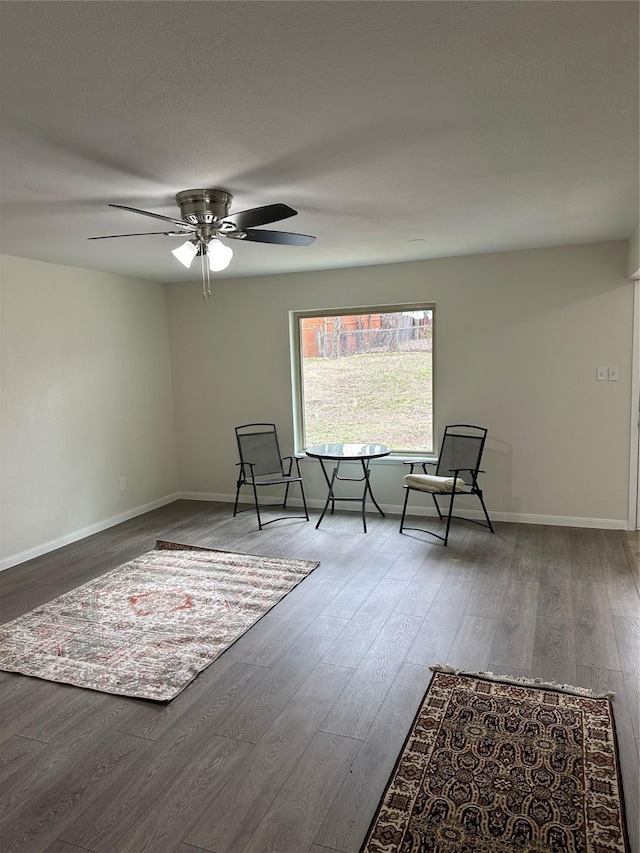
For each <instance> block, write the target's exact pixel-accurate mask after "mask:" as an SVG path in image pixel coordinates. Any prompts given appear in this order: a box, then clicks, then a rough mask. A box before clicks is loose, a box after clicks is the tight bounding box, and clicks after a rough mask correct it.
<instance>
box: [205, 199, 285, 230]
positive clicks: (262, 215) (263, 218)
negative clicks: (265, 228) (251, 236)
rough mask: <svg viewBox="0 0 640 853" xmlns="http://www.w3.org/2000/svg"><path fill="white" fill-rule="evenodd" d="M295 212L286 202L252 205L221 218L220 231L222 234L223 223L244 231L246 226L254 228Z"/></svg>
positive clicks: (277, 220)
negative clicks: (247, 208) (248, 208)
mask: <svg viewBox="0 0 640 853" xmlns="http://www.w3.org/2000/svg"><path fill="white" fill-rule="evenodd" d="M297 213H298V211H297V210H294V209H293V208H292V207H289V205H288V204H265V205H264V206H263V207H252V208H251V210H241V211H239V212H238V213H232V214H230V215H229V216H225V218H224V219H223V220H222V223H223V228H222V233H223V234H224V231H225V228H224V224H225V223H227V222H228V223H230V224H231V225H233V226H234V227H235V228H236V230H237V231H246V230H247V228H255V227H256V226H258V225H268V224H269V223H270V222H279V221H280V220H281V219H288V218H289V217H290V216H295V215H296V214H297Z"/></svg>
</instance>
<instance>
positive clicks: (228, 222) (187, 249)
mask: <svg viewBox="0 0 640 853" xmlns="http://www.w3.org/2000/svg"><path fill="white" fill-rule="evenodd" d="M232 201H233V196H232V195H231V193H229V192H226V190H219V189H197V190H183V191H182V192H179V193H178V194H177V195H176V202H177V204H178V207H179V208H180V216H181V218H180V219H176V218H174V217H172V216H163V215H162V214H160V213H151V212H150V211H148V210H138V208H137V207H127V206H126V205H124V204H110V205H109V207H117V208H119V209H120V210H130V211H131V212H132V213H141V214H142V215H143V216H151V217H152V218H153V219H160V220H161V221H163V222H170V223H171V225H173V228H172V229H171V230H170V231H141V232H136V233H134V234H106V235H105V236H104V237H89V238H88V239H89V240H110V239H112V238H114V237H143V236H147V235H150V234H161V235H164V236H165V237H186V238H187V240H186V242H185V243H182V245H181V246H178V248H177V249H172V252H171V253H172V254H173V255H174V257H175V258H176V259H177V260H178V261H180V263H181V264H184V266H185V267H187V268H189V267H190V266H191V263H192V261H193V259H194V258H195V257H196V256H199V257H200V263H201V266H202V295H203V298H204V299H208V298H209V297H210V296H211V280H210V277H209V272H210V271H212V272H220V271H221V270H224V269H226V268H227V267H228V266H229V264H230V263H231V258H232V257H233V250H232V249H231V246H228V245H227V244H226V243H225V242H223V241H222V240H221V239H220V238H221V237H224V238H225V239H230V240H248V241H249V242H252V243H275V244H277V245H280V246H309V245H310V244H311V243H313V241H314V240H315V239H316V238H315V237H311V236H309V235H308V234H293V233H292V232H290V231H266V230H259V229H258V228H257V226H259V225H268V224H269V223H270V222H279V221H280V220H282V219H288V218H289V217H290V216H295V215H296V214H297V212H298V211H297V210H294V209H293V208H292V207H289V206H288V205H286V204H266V205H264V206H263V207H254V208H251V209H250V210H241V211H239V212H238V213H231V214H230V213H229V208H230V207H231V202H232Z"/></svg>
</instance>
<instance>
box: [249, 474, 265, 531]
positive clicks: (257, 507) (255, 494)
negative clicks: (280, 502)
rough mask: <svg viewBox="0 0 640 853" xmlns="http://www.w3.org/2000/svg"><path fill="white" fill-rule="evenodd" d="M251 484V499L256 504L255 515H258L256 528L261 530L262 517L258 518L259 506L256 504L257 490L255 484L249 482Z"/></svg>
mask: <svg viewBox="0 0 640 853" xmlns="http://www.w3.org/2000/svg"><path fill="white" fill-rule="evenodd" d="M251 485H252V486H253V499H254V501H255V505H256V515H257V516H258V530H262V519H261V518H260V508H259V506H258V492H257V489H256V484H255V483H251Z"/></svg>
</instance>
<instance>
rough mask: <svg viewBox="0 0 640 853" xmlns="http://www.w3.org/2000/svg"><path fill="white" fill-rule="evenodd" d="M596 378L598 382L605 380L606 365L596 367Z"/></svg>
mask: <svg viewBox="0 0 640 853" xmlns="http://www.w3.org/2000/svg"><path fill="white" fill-rule="evenodd" d="M596 379H597V380H598V382H602V381H603V380H604V381H606V379H607V368H606V367H596Z"/></svg>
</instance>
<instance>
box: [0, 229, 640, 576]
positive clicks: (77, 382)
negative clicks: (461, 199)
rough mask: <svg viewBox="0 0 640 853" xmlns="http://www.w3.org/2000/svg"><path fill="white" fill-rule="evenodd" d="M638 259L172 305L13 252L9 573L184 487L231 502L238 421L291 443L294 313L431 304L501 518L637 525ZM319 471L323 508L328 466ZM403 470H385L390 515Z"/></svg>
mask: <svg viewBox="0 0 640 853" xmlns="http://www.w3.org/2000/svg"><path fill="white" fill-rule="evenodd" d="M268 249H269V247H263V250H264V251H268ZM292 251H293V250H292ZM627 252H628V245H627V244H626V243H624V242H619V243H604V244H596V245H585V246H573V247H562V248H553V249H540V250H532V251H524V252H511V253H503V254H495V255H480V256H475V257H461V258H449V259H444V260H434V261H425V262H416V263H409V264H400V265H394V266H378V267H361V268H355V269H348V270H342V271H339V270H333V271H325V272H315V273H299V274H291V275H283V276H268V277H260V278H249V279H219V280H216V282H215V285H214V296H213V298H212V299H211V301H210V302H209V303H207V304H203V302H202V299H201V296H200V285H199V284H198V283H194V282H191V283H187V284H177V285H169V286H168V304H167V301H166V300H165V288H164V286H162V285H157V284H151V283H148V282H143V281H139V280H135V279H127V278H123V277H120V276H112V275H107V274H103V273H97V272H90V271H87V270H78V269H72V268H67V267H62V266H56V265H52V264H43V263H39V262H36V261H28V260H23V259H19V258H12V257H6V256H5V257H3V258H2V259H1V267H0V273H1V279H0V282H1V284H0V286H1V294H0V295H1V302H0V307H1V324H2V394H1V396H0V407H1V411H0V414H1V424H0V429H1V440H2V448H1V451H2V452H1V457H0V462H1V467H0V487H1V495H0V501H1V502H0V522H1V528H0V534H1V535H0V544H1V551H0V555H1V556H0V567H2V566H3V565H10V564H11V563H12V562H18V561H19V560H20V559H26V558H27V557H28V556H33V555H35V554H36V553H41V552H43V551H45V550H49V549H50V548H52V547H57V545H60V544H63V542H64V541H71V540H72V539H73V538H77V537H78V536H80V535H83V533H87V532H91V531H92V530H94V529H100V528H101V527H104V526H108V524H110V523H113V522H114V521H117V520H119V519H122V518H124V517H127V516H128V515H134V514H136V513H137V512H138V511H140V509H141V508H145V507H147V506H150V505H153V504H154V503H161V502H163V501H165V500H167V499H171V497H172V496H173V495H175V493H176V492H177V491H178V490H181V491H182V492H183V493H187V494H193V495H196V494H202V495H205V496H209V497H211V496H218V497H222V498H228V497H232V496H233V493H234V484H235V474H236V469H235V462H236V448H235V443H234V434H233V427H234V426H235V425H236V424H239V423H244V422H247V421H252V420H263V419H264V420H267V421H271V420H273V421H275V422H276V423H277V424H278V426H279V428H280V434H281V438H282V440H283V445H284V446H285V447H286V448H287V449H290V448H292V444H293V429H292V400H291V378H290V359H289V327H288V319H289V311H290V310H292V309H311V308H326V309H331V308H333V307H348V306H359V305H371V304H389V303H398V304H400V303H402V302H415V301H421V300H425V301H434V302H435V303H436V310H437V374H436V383H437V404H438V426H437V430H438V432H439V431H441V429H442V427H443V426H444V425H445V424H446V423H451V422H456V421H468V422H472V423H473V422H475V423H480V424H485V425H486V426H487V427H488V428H489V431H490V440H489V444H488V450H487V454H486V458H485V463H486V468H487V475H486V476H485V480H484V485H485V491H486V497H487V501H488V504H489V507H490V508H491V510H492V512H493V513H494V515H495V517H496V518H499V517H502V518H506V519H513V520H518V519H522V520H529V521H536V520H537V521H545V520H548V521H549V522H550V523H553V522H557V523H576V524H603V525H607V526H623V525H624V523H625V521H626V519H627V513H628V494H629V489H628V482H629V439H630V422H631V411H630V405H631V377H630V371H631V348H632V323H633V310H632V309H633V284H632V282H629V281H628V280H627V279H626V278H625V276H626V265H627ZM167 308H168V318H169V323H168V324H167ZM169 340H170V343H171V360H170V356H169ZM597 365H617V366H618V367H619V370H620V379H619V381H618V382H596V380H595V368H596V366H597ZM172 383H173V392H172ZM174 401H175V425H174V408H173V407H174ZM303 466H304V467H303V470H304V472H305V481H306V483H307V486H308V491H309V494H310V497H311V499H312V501H314V502H315V503H316V504H319V503H320V502H322V501H323V499H324V496H325V494H326V487H325V485H324V482H323V481H322V480H321V477H320V472H319V468H318V464H317V463H316V462H313V461H311V460H305V461H304V463H303ZM178 470H179V471H180V476H179V477H178ZM402 474H403V469H402V467H401V466H400V465H399V464H397V463H392V462H386V463H383V464H380V465H377V466H376V467H375V469H374V472H373V482H374V487H375V489H376V495H377V497H378V498H379V500H380V501H381V503H382V504H383V505H385V506H386V507H387V508H389V509H397V508H398V506H399V503H400V501H401V498H402V490H401V487H400V483H401V478H402ZM121 476H124V477H126V478H127V481H128V488H127V490H126V491H124V492H121V491H120V490H119V487H118V481H119V478H120V477H121Z"/></svg>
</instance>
